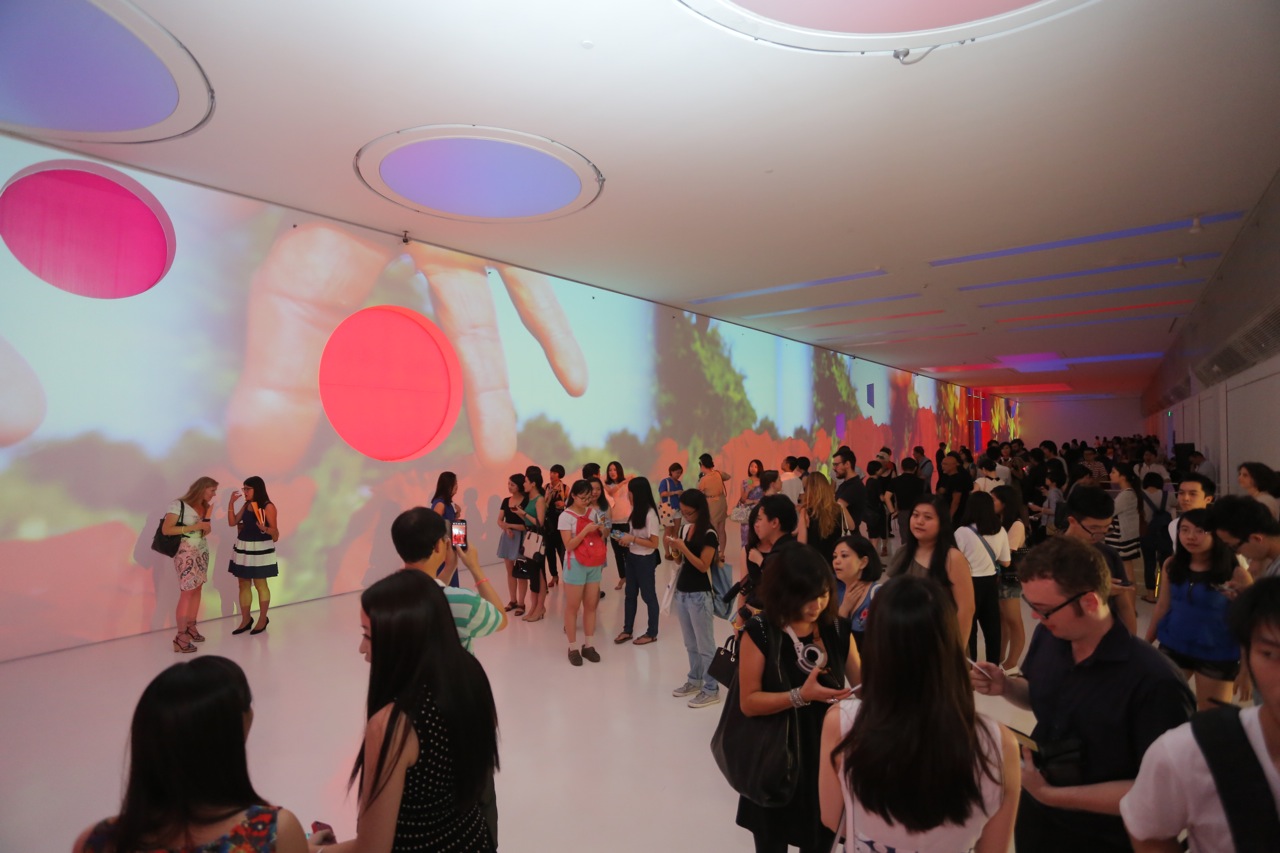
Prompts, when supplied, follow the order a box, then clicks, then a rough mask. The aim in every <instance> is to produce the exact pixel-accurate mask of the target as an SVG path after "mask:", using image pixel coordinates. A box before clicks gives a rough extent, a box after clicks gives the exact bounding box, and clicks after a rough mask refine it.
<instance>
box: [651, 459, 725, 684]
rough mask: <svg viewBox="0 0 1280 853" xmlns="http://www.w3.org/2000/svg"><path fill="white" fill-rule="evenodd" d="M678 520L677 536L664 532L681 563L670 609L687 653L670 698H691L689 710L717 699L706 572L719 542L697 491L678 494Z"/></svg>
mask: <svg viewBox="0 0 1280 853" xmlns="http://www.w3.org/2000/svg"><path fill="white" fill-rule="evenodd" d="M711 476H719V475H718V474H712V475H711ZM722 485H723V483H722ZM680 516H681V518H682V519H683V521H684V527H683V529H682V531H681V533H680V535H678V536H672V535H671V534H667V536H666V542H665V544H666V546H667V547H668V548H670V549H671V551H672V553H674V554H676V555H677V556H678V557H679V559H680V561H681V562H680V572H679V574H677V575H676V591H675V611H676V616H677V617H678V618H679V619H680V634H681V635H682V636H683V637H684V649H685V651H686V652H687V653H688V655H689V674H688V675H687V676H686V677H685V680H684V684H682V685H680V686H679V687H677V688H676V689H675V690H673V691H671V695H672V696H675V697H676V698H683V697H685V696H693V698H692V699H690V700H689V707H690V708H705V707H707V706H709V705H714V704H716V703H717V702H719V701H720V683H719V682H718V681H716V680H715V679H714V678H712V677H711V672H710V667H711V658H712V657H714V656H715V653H716V638H715V610H714V609H713V605H712V601H711V596H712V586H711V570H712V569H713V568H715V566H716V562H717V556H716V555H717V552H718V551H719V550H720V539H719V537H718V536H717V535H716V529H715V527H713V526H712V523H711V510H710V509H709V508H708V506H707V496H706V495H705V494H703V493H702V492H701V491H700V490H699V489H685V490H684V492H683V493H682V494H681V495H680Z"/></svg>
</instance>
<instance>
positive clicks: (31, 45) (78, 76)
mask: <svg viewBox="0 0 1280 853" xmlns="http://www.w3.org/2000/svg"><path fill="white" fill-rule="evenodd" d="M212 112H213V91H212V89H210V88H209V81H208V80H207V79H206V78H205V75H204V71H203V70H202V69H201V68H200V66H199V65H198V64H197V63H196V61H195V59H193V58H192V56H191V54H190V53H188V52H187V50H186V48H185V47H183V46H182V44H180V43H179V42H178V40H177V39H175V38H174V37H173V35H172V34H171V33H170V32H169V31H168V30H166V29H164V28H163V27H161V26H160V25H159V24H157V23H156V22H155V21H153V20H152V19H151V18H149V17H147V16H146V15H144V14H143V13H142V12H140V11H139V10H138V9H137V8H135V7H134V6H133V5H132V4H129V3H125V2H120V0H95V2H89V0H12V2H4V3H0V128H3V129H5V130H11V131H14V132H17V133H22V134H28V135H34V136H40V137H44V138H51V139H65V140H70V141H81V142H154V141H157V140H161V139H170V138H172V137H175V136H181V135H183V134H186V133H190V132H191V131H192V130H195V129H196V128H198V127H199V126H200V125H202V124H204V122H205V121H206V120H207V119H208V118H209V115H210V114H211V113H212Z"/></svg>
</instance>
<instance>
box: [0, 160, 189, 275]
mask: <svg viewBox="0 0 1280 853" xmlns="http://www.w3.org/2000/svg"><path fill="white" fill-rule="evenodd" d="M0 240H3V241H4V244H5V245H6V246H7V247H8V248H9V251H10V252H12V253H13V256H14V257H15V258H17V260H18V262H19V263H21V264H22V265H23V266H24V267H26V268H27V269H28V270H29V271H30V272H31V273H32V274H33V275H35V276H36V277H37V278H39V279H40V280H41V281H44V282H47V283H48V284H51V285H53V286H54V287H56V288H58V289H60V290H65V291H66V292H67V293H74V294H75V295H77V296H87V297H90V298H93V299H126V298H128V297H130V296H137V295H138V294H139V293H145V292H146V291H148V290H150V289H151V288H153V287H155V286H156V284H157V283H159V281H160V280H161V279H162V278H164V277H165V275H166V274H167V273H168V272H169V268H170V267H171V266H172V265H173V258H174V254H175V252H176V250H177V243H176V241H175V240H174V231H173V222H172V221H171V220H170V219H169V215H168V213H166V212H165V209H164V207H163V205H161V204H160V202H159V200H158V199H157V198H156V197H155V196H154V195H152V194H151V193H150V192H149V191H148V190H147V189H146V188H145V187H144V186H142V184H140V183H138V182H137V181H135V180H134V179H133V178H130V177H129V176H128V175H126V174H124V173H123V172H119V171H117V170H115V169H112V168H110V167H108V166H101V165H99V164H97V163H90V162H87V161H83V160H51V161H48V162H45V163H38V164H36V165H34V166H30V167H28V168H26V169H23V170H22V171H20V172H18V173H17V174H16V175H14V176H13V177H12V178H10V179H9V180H8V181H7V182H6V183H5V185H4V188H3V190H2V191H0Z"/></svg>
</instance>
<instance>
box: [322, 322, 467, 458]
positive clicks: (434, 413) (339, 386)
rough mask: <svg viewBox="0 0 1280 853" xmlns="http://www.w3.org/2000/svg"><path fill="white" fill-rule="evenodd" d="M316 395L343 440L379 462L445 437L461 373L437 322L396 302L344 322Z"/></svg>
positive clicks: (418, 452) (412, 454) (454, 415)
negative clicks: (318, 392) (399, 305)
mask: <svg viewBox="0 0 1280 853" xmlns="http://www.w3.org/2000/svg"><path fill="white" fill-rule="evenodd" d="M320 400H321V403H323V405H324V411H325V414H326V415H327V416H328V418H329V422H330V423H331V424H333V428H334V430H335V431H337V433H338V435H339V436H341V437H342V440H343V441H345V442H346V443H347V444H349V445H351V447H352V448H354V449H355V450H357V451H359V452H360V453H363V454H364V455H365V456H369V457H371V458H373V459H379V460H382V461H384V462H398V461H402V460H406V459H416V458H417V457H419V456H423V455H424V454H426V453H429V452H431V451H432V450H434V449H435V448H436V447H437V446H439V445H440V443H441V442H442V441H444V440H445V438H447V437H448V435H449V433H450V431H451V430H452V429H453V425H454V423H455V422H456V421H457V420H458V413H459V411H460V410H461V408H462V370H461V367H460V366H459V363H458V356H457V353H455V352H454V349H453V345H452V344H451V343H449V340H448V339H447V338H446V337H445V336H444V332H442V331H440V329H439V327H437V326H436V325H435V324H434V323H432V322H431V321H430V320H428V319H427V318H426V317H423V316H422V315H421V314H418V313H416V312H414V311H410V310H409V309H407V308H400V307H398V306H393V305H380V306H377V307H373V308H366V309H364V310H363V311H358V312H356V313H355V314H352V315H351V316H350V317H348V318H347V319H345V320H343V321H342V323H341V324H339V325H338V328H337V329H335V330H334V332H333V334H332V335H331V336H330V337H329V342H328V343H327V344H326V345H325V348H324V354H323V355H322V356H321V358H320Z"/></svg>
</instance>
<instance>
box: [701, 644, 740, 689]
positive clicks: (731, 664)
mask: <svg viewBox="0 0 1280 853" xmlns="http://www.w3.org/2000/svg"><path fill="white" fill-rule="evenodd" d="M707 673H708V674H709V675H710V676H711V677H712V678H714V679H715V680H716V681H718V682H720V683H721V684H723V685H724V686H725V687H730V686H732V685H733V682H734V681H735V680H737V678H738V635H737V634H730V635H729V639H727V640H725V641H724V645H723V646H721V647H720V648H718V649H716V654H715V657H713V658H712V659H711V666H709V667H707Z"/></svg>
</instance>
